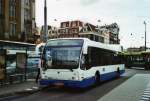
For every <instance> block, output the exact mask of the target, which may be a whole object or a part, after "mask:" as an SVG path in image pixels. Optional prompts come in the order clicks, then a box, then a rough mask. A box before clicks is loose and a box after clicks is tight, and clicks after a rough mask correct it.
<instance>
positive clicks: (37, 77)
mask: <svg viewBox="0 0 150 101" xmlns="http://www.w3.org/2000/svg"><path fill="white" fill-rule="evenodd" d="M40 68H41V58H40V59H39V62H38V72H37V76H36V83H38V80H39V77H40Z"/></svg>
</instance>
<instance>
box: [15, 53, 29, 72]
mask: <svg viewBox="0 0 150 101" xmlns="http://www.w3.org/2000/svg"><path fill="white" fill-rule="evenodd" d="M26 61H27V57H26V53H16V66H17V69H21V70H25V68H26Z"/></svg>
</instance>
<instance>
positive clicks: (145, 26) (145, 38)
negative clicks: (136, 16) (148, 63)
mask: <svg viewBox="0 0 150 101" xmlns="http://www.w3.org/2000/svg"><path fill="white" fill-rule="evenodd" d="M144 25H145V51H146V22H145V21H144Z"/></svg>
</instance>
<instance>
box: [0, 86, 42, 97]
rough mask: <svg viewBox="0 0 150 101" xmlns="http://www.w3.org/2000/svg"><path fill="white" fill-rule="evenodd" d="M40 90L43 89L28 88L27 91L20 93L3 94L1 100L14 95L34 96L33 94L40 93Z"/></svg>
mask: <svg viewBox="0 0 150 101" xmlns="http://www.w3.org/2000/svg"><path fill="white" fill-rule="evenodd" d="M40 90H41V89H40V88H38V87H32V88H27V89H24V90H20V91H14V92H9V93H5V94H1V95H0V98H4V97H8V96H14V95H21V94H33V93H35V92H38V91H40Z"/></svg>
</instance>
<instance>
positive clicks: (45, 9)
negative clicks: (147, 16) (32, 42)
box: [44, 0, 48, 42]
mask: <svg viewBox="0 0 150 101" xmlns="http://www.w3.org/2000/svg"><path fill="white" fill-rule="evenodd" d="M47 34H48V28H47V2H46V0H45V2H44V42H46V41H47V39H48V35H47Z"/></svg>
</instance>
